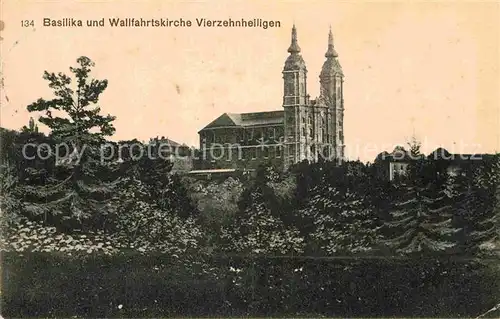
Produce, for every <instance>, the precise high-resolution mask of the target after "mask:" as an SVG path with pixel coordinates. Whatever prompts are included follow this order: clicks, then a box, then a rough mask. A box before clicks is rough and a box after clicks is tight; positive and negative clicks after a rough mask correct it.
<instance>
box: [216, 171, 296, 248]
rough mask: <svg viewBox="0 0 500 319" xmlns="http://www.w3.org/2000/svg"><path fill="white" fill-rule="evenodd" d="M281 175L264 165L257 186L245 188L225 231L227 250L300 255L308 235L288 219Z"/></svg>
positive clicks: (225, 246) (222, 237)
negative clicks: (278, 188)
mask: <svg viewBox="0 0 500 319" xmlns="http://www.w3.org/2000/svg"><path fill="white" fill-rule="evenodd" d="M280 178H281V176H280V174H279V173H278V172H277V171H276V170H275V169H274V168H272V167H271V166H267V165H264V166H261V167H259V168H258V170H257V176H256V179H255V182H254V184H253V185H250V187H248V188H247V189H245V190H244V191H243V194H242V198H241V200H240V203H239V209H240V211H239V213H238V214H237V215H236V216H235V218H234V221H233V223H232V224H230V225H229V226H227V227H223V229H222V232H221V243H220V246H221V247H222V250H224V251H231V252H236V253H242V254H249V255H252V256H255V255H264V256H265V255H274V254H298V253H299V254H300V253H302V252H303V248H304V238H303V237H302V236H301V234H300V232H299V230H298V229H297V227H294V225H291V224H290V223H289V222H287V221H286V220H284V214H283V212H282V211H281V208H280V200H279V197H278V196H276V193H275V191H274V187H276V183H277V182H278V181H279V180H280Z"/></svg>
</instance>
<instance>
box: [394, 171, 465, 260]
mask: <svg viewBox="0 0 500 319" xmlns="http://www.w3.org/2000/svg"><path fill="white" fill-rule="evenodd" d="M421 165H422V166H421V167H419V168H420V169H422V170H424V171H428V170H429V168H430V166H429V165H426V164H425V163H423V164H421ZM422 170H419V174H420V178H416V177H414V178H411V179H408V180H406V181H405V182H403V183H401V184H399V185H398V186H397V190H396V192H397V193H396V196H395V201H394V202H393V207H392V209H391V211H390V220H389V221H388V222H387V223H386V225H385V231H386V236H387V240H386V244H387V245H388V246H389V247H390V248H392V249H394V250H395V252H396V253H401V254H414V253H429V254H434V253H442V252H450V251H453V249H456V248H457V241H456V237H455V235H456V233H457V232H459V231H460V229H459V228H456V227H454V223H453V217H454V203H455V202H456V201H457V196H459V194H460V193H457V192H456V191H455V190H454V181H453V180H452V179H449V180H448V182H447V183H445V184H443V185H441V186H439V185H438V184H436V183H432V182H429V181H428V180H427V179H426V178H425V177H426V176H433V174H432V173H429V172H423V171H422ZM434 185H437V186H435V187H434Z"/></svg>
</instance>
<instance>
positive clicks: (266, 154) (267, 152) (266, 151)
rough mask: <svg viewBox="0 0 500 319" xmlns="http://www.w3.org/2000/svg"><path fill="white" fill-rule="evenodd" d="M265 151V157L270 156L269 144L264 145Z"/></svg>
mask: <svg viewBox="0 0 500 319" xmlns="http://www.w3.org/2000/svg"><path fill="white" fill-rule="evenodd" d="M263 151H264V158H269V147H267V146H266V147H264V149H263Z"/></svg>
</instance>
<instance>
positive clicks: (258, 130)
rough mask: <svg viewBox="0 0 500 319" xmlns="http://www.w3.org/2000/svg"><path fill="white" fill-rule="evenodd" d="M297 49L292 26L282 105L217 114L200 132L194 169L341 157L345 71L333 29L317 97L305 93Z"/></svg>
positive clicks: (302, 64) (284, 165)
mask: <svg viewBox="0 0 500 319" xmlns="http://www.w3.org/2000/svg"><path fill="white" fill-rule="evenodd" d="M300 52H301V48H300V46H299V43H298V39H297V29H296V28H295V25H294V26H293V28H292V36H291V44H290V47H289V48H288V53H289V56H288V58H287V59H286V61H285V65H284V68H283V72H282V73H283V101H282V109H281V110H277V111H270V112H255V113H224V114H222V115H220V116H219V117H218V118H216V119H215V120H214V121H212V122H211V123H209V124H208V125H207V126H205V127H204V128H203V129H202V130H200V131H199V132H198V134H199V137H200V156H199V160H198V161H197V164H196V165H195V166H196V167H197V169H201V170H214V169H219V170H224V169H225V170H228V169H231V170H232V169H235V170H253V169H255V168H257V167H258V166H259V165H260V164H261V163H264V162H269V163H271V164H273V165H275V166H276V167H279V168H281V169H284V170H286V169H287V168H288V167H290V166H291V165H293V164H295V163H298V162H301V161H303V160H308V161H310V162H314V161H317V160H318V159H319V158H320V157H323V158H324V159H325V160H331V161H342V160H343V159H344V130H343V121H344V98H343V91H344V88H343V85H344V74H343V72H342V68H341V66H340V63H339V60H338V54H337V52H336V51H335V48H334V45H333V35H332V31H331V30H330V33H329V35H328V47H327V51H326V53H325V58H326V60H325V62H324V64H323V67H322V69H321V72H320V74H319V82H320V94H319V97H317V98H316V99H311V98H310V95H309V94H308V92H307V68H306V63H305V61H304V59H303V58H302V56H301V54H300Z"/></svg>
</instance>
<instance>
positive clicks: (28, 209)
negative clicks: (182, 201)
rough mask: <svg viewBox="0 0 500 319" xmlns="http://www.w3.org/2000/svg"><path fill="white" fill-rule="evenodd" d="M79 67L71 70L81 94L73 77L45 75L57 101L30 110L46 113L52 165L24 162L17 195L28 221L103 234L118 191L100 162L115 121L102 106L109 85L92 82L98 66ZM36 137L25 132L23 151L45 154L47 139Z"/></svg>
mask: <svg viewBox="0 0 500 319" xmlns="http://www.w3.org/2000/svg"><path fill="white" fill-rule="evenodd" d="M77 63H78V67H71V68H70V71H71V72H72V73H73V74H74V76H75V78H76V89H72V88H71V87H70V86H71V84H72V79H71V77H69V76H67V75H65V74H63V73H58V74H55V73H49V72H47V71H45V73H44V79H45V80H47V81H48V82H49V87H50V88H51V89H53V91H54V95H55V98H54V99H52V100H45V99H41V98H40V99H38V100H37V101H36V102H34V103H32V104H30V105H28V107H27V109H28V111H30V112H43V113H44V115H42V116H40V117H39V121H40V122H41V123H42V124H45V125H46V126H48V127H49V128H50V129H51V133H50V136H49V140H50V143H49V144H48V145H49V147H48V148H47V147H45V149H44V150H43V152H45V153H46V155H47V157H48V160H47V159H44V158H45V156H44V157H43V158H42V157H40V156H38V158H37V157H36V156H35V158H34V159H33V160H31V162H27V158H26V156H18V158H21V163H22V164H23V165H22V166H21V167H18V168H19V174H20V179H21V181H22V183H20V184H19V187H18V188H17V189H16V190H15V194H16V196H17V197H18V198H21V199H22V201H23V203H22V210H23V213H24V215H25V216H27V217H29V218H32V219H34V220H40V219H42V220H43V221H44V222H45V223H47V224H49V225H52V226H55V227H57V228H58V229H59V230H61V231H67V232H70V231H74V230H78V229H80V230H89V231H96V230H100V229H103V224H104V223H105V221H106V219H107V213H108V210H109V207H110V203H111V198H112V196H113V194H114V192H115V191H116V183H115V181H113V180H112V179H110V177H111V176H112V175H113V174H112V171H113V170H114V169H115V168H114V167H112V166H109V165H106V164H107V163H102V162H101V160H102V158H101V157H100V146H101V145H102V144H103V143H104V141H105V140H104V138H105V137H106V136H110V135H112V134H113V133H114V127H113V125H112V121H113V120H114V117H113V116H110V115H107V116H102V115H100V114H99V113H100V111H101V110H100V107H98V106H96V103H97V102H98V99H99V96H100V95H101V94H102V92H103V91H104V90H105V89H106V87H107V80H102V81H100V80H95V79H92V80H89V74H90V72H91V68H92V67H93V66H94V63H93V62H92V61H91V60H90V59H89V58H87V57H80V58H78V59H77ZM59 115H60V116H59ZM32 124H33V123H32ZM31 126H33V125H31ZM31 126H30V127H31ZM36 131H37V130H35V129H34V128H33V129H27V130H24V132H23V133H22V134H21V136H20V139H19V140H18V141H17V145H18V148H19V147H20V148H23V149H24V147H25V146H26V145H27V142H31V143H34V145H35V146H36V148H37V149H40V148H41V147H42V146H43V145H44V144H43V143H42V140H41V138H42V139H43V138H44V137H43V136H42V135H40V134H39V133H37V132H36ZM33 139H35V141H32V140H33ZM55 156H58V157H59V158H55ZM28 161H30V160H28Z"/></svg>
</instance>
